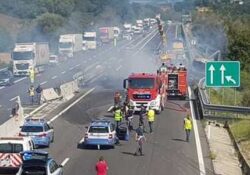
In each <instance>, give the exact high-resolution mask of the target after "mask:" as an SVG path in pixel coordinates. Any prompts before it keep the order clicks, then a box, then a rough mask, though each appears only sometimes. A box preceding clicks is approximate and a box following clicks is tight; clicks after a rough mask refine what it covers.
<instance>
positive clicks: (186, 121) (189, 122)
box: [184, 114, 192, 142]
mask: <svg viewBox="0 0 250 175" xmlns="http://www.w3.org/2000/svg"><path fill="white" fill-rule="evenodd" d="M184 130H185V132H186V141H187V142H189V138H190V132H191V130H192V120H191V118H190V115H189V114H187V116H186V118H184Z"/></svg>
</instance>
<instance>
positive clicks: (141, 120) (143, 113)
mask: <svg viewBox="0 0 250 175" xmlns="http://www.w3.org/2000/svg"><path fill="white" fill-rule="evenodd" d="M146 114H147V110H146V108H145V107H144V105H143V104H141V111H140V113H139V126H140V125H142V127H143V132H146V131H145V125H144V119H145V116H146Z"/></svg>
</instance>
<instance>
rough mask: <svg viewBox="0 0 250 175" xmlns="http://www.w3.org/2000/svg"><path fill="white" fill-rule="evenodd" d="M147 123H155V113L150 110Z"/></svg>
mask: <svg viewBox="0 0 250 175" xmlns="http://www.w3.org/2000/svg"><path fill="white" fill-rule="evenodd" d="M148 121H149V122H153V121H155V111H154V110H153V109H150V110H149V111H148Z"/></svg>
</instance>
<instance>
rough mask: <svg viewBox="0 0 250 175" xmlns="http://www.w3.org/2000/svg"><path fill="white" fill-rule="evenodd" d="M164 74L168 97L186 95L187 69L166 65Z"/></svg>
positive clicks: (184, 96)
mask: <svg viewBox="0 0 250 175" xmlns="http://www.w3.org/2000/svg"><path fill="white" fill-rule="evenodd" d="M161 74H163V75H165V77H166V81H167V96H168V97H181V98H183V99H185V98H186V97H187V88H188V83H187V69H186V68H185V67H179V68H176V67H174V66H173V67H168V68H167V71H166V72H162V73H161Z"/></svg>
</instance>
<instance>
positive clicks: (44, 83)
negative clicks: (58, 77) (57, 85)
mask: <svg viewBox="0 0 250 175" xmlns="http://www.w3.org/2000/svg"><path fill="white" fill-rule="evenodd" d="M46 83H48V82H47V81H44V82H42V83H40V85H44V84H46Z"/></svg>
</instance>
